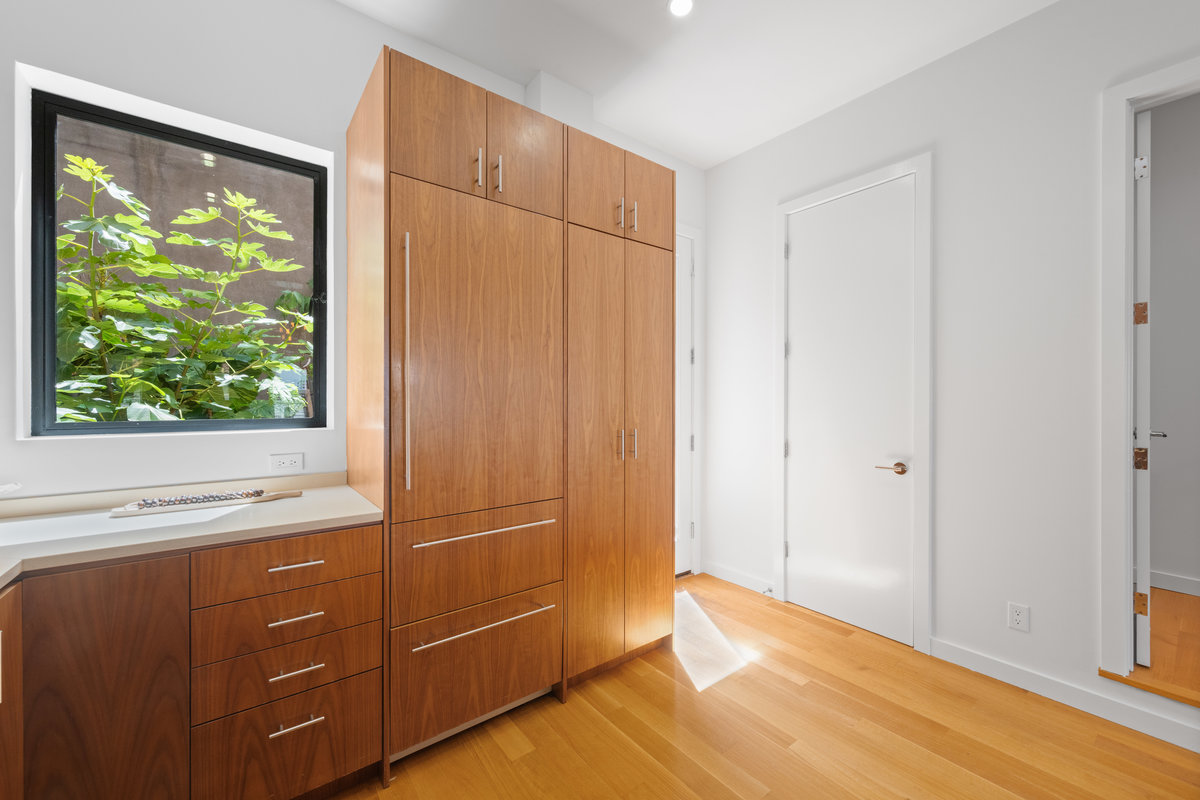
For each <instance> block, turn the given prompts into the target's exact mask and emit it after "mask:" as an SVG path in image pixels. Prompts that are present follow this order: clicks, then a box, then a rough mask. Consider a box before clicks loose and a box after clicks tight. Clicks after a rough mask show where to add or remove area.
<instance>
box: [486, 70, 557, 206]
mask: <svg viewBox="0 0 1200 800" xmlns="http://www.w3.org/2000/svg"><path fill="white" fill-rule="evenodd" d="M487 124H488V145H487V152H488V181H487V183H488V199H490V200H496V201H498V202H500V203H505V204H507V205H510V206H516V207H517V208H523V209H525V210H527V211H535V212H537V213H538V214H545V215H547V216H550V217H556V218H558V219H562V216H563V124H562V123H561V122H559V121H558V120H556V119H552V118H550V117H547V116H546V115H545V114H540V113H538V112H537V111H534V110H533V109H531V108H527V107H526V106H523V105H521V104H520V103H514V102H513V101H512V100H509V99H507V98H504V97H501V96H500V95H497V94H492V93H491V92H488V96H487ZM501 157H503V159H504V175H503V178H504V184H503V186H501V185H500V177H501V176H500V158H501Z"/></svg>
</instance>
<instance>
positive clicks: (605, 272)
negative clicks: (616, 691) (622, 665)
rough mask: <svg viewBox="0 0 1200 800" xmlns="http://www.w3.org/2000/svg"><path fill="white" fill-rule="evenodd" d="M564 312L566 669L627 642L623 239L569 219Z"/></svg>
mask: <svg viewBox="0 0 1200 800" xmlns="http://www.w3.org/2000/svg"><path fill="white" fill-rule="evenodd" d="M567 319H568V321H569V323H568V330H567V398H568V407H567V458H568V461H567V492H568V498H569V500H568V503H567V537H568V538H567V542H568V544H567V552H568V562H567V618H568V623H567V675H568V676H575V675H578V674H579V673H581V672H584V671H586V670H589V669H591V668H592V667H596V666H599V665H600V664H603V663H605V662H606V661H610V660H612V659H614V658H617V657H618V656H620V655H621V654H622V653H624V651H625V627H624V616H625V605H624V604H625V601H624V597H625V534H624V531H625V514H624V507H625V499H624V474H625V470H624V464H625V461H624V459H623V457H622V449H623V448H622V439H621V431H622V430H623V429H624V428H625V427H626V423H625V420H624V415H623V409H624V403H625V391H624V379H625V374H624V362H625V345H624V339H625V241H624V240H623V239H620V238H618V237H616V236H609V235H607V234H603V233H597V232H596V231H593V230H588V229H587V228H581V227H577V226H574V225H571V226H568V231H567ZM631 445H632V440H631V439H629V438H628V436H627V437H626V440H625V445H624V448H625V450H628V448H629V447H630V446H631Z"/></svg>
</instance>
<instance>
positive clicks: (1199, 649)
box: [1100, 587, 1200, 707]
mask: <svg viewBox="0 0 1200 800" xmlns="http://www.w3.org/2000/svg"><path fill="white" fill-rule="evenodd" d="M1150 619H1151V623H1150V656H1151V658H1150V663H1151V666H1149V667H1134V668H1133V672H1131V673H1129V674H1128V675H1115V674H1113V673H1111V672H1105V671H1104V670H1101V671H1100V674H1101V675H1103V676H1104V677H1105V678H1109V679H1111V680H1114V681H1118V682H1120V683H1127V684H1129V685H1130V686H1136V687H1137V688H1139V689H1145V690H1146V691H1148V692H1153V693H1154V694H1159V695H1162V696H1163V697H1169V698H1171V699H1172V700H1178V701H1179V702H1181V703H1187V704H1188V705H1192V706H1198V707H1200V597H1196V596H1195V595H1190V594H1183V593H1182V592H1172V591H1169V590H1167V589H1157V588H1154V587H1151V589H1150Z"/></svg>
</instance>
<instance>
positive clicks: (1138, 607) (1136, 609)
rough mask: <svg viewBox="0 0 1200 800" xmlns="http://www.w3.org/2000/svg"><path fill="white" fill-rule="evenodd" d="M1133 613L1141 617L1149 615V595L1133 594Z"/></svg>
mask: <svg viewBox="0 0 1200 800" xmlns="http://www.w3.org/2000/svg"><path fill="white" fill-rule="evenodd" d="M1133 613H1135V614H1141V615H1142V616H1143V617H1145V616H1148V615H1149V614H1150V595H1148V594H1146V593H1145V592H1134V593H1133Z"/></svg>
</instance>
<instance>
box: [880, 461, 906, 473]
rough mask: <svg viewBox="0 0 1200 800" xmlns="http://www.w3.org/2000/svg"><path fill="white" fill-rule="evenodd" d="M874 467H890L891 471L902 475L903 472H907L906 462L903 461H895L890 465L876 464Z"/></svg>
mask: <svg viewBox="0 0 1200 800" xmlns="http://www.w3.org/2000/svg"><path fill="white" fill-rule="evenodd" d="M875 469H890V470H891V471H892V472H894V473H896V474H897V475H903V474H904V473H906V472H908V464H905V463H904V462H903V461H897V462H896V463H895V464H892V465H891V466H890V467H881V466H878V465H876V467H875Z"/></svg>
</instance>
